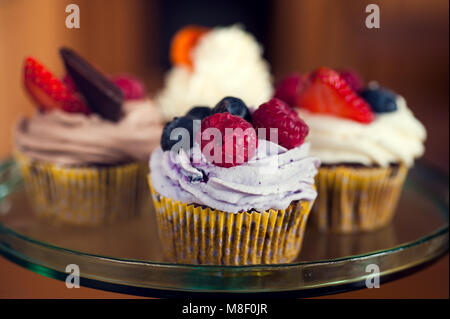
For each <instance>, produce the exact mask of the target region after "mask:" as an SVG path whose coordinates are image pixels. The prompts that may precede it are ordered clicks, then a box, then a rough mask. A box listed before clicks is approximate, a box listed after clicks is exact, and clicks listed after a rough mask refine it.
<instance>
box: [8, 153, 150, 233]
mask: <svg viewBox="0 0 450 319" xmlns="http://www.w3.org/2000/svg"><path fill="white" fill-rule="evenodd" d="M15 157H16V161H17V162H18V164H19V167H20V169H21V172H22V176H23V179H24V181H25V189H26V192H27V195H28V198H29V199H30V202H31V204H32V206H33V209H34V211H35V212H36V214H37V215H38V216H40V217H47V218H52V219H53V220H54V221H55V222H57V223H65V224H73V225H86V226H98V225H102V224H108V223H111V222H113V221H116V220H119V219H124V218H129V217H132V216H134V215H136V214H138V213H139V211H140V210H141V208H142V206H143V205H144V202H145V200H146V198H148V188H147V185H146V184H147V183H146V175H147V174H148V168H147V165H146V164H145V163H131V164H125V165H116V166H106V167H67V166H61V165H56V164H52V163H47V162H43V161H36V160H32V159H30V158H28V157H27V156H25V155H23V154H21V153H16V154H15Z"/></svg>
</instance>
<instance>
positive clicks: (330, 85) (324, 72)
mask: <svg viewBox="0 0 450 319" xmlns="http://www.w3.org/2000/svg"><path fill="white" fill-rule="evenodd" d="M297 105H298V106H299V107H301V108H305V109H307V110H309V111H311V112H315V113H324V114H330V115H335V116H340V117H343V118H348V119H351V120H354V121H358V122H361V123H370V122H372V121H373V119H374V114H373V112H372V110H371V109H370V106H369V105H368V104H367V103H366V101H364V100H363V99H362V98H361V97H359V96H358V95H357V94H356V93H355V91H353V90H352V88H351V87H350V85H349V84H348V83H347V82H346V81H345V80H344V79H342V78H341V76H340V75H339V74H338V73H337V72H336V71H334V70H331V69H328V68H323V67H322V68H319V69H317V70H316V71H315V72H312V73H311V74H310V76H309V78H308V83H307V84H306V87H305V89H304V90H303V92H302V93H301V94H300V95H299V97H298V100H297Z"/></svg>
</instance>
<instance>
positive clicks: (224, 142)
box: [198, 113, 258, 167]
mask: <svg viewBox="0 0 450 319" xmlns="http://www.w3.org/2000/svg"><path fill="white" fill-rule="evenodd" d="M210 129H216V130H210ZM217 130H218V131H219V132H220V134H218V131H217ZM198 139H201V141H199V142H200V143H199V144H200V145H201V149H202V153H203V155H204V156H205V157H206V158H207V159H208V160H209V161H211V162H212V163H213V164H215V165H217V166H221V167H232V166H237V165H241V164H243V163H245V162H248V160H249V159H250V158H251V157H252V156H253V155H254V154H255V153H256V148H257V146H258V138H257V136H256V131H255V129H254V128H253V126H252V125H251V124H250V123H249V122H247V121H246V120H244V119H243V118H241V117H239V116H235V115H232V114H230V113H216V114H213V115H211V116H208V117H206V118H205V119H203V121H202V128H201V137H198ZM216 151H218V153H217V154H216Z"/></svg>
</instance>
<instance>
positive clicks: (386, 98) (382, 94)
mask: <svg viewBox="0 0 450 319" xmlns="http://www.w3.org/2000/svg"><path fill="white" fill-rule="evenodd" d="M361 97H362V98H363V99H364V100H366V101H367V103H369V104H370V107H371V108H372V110H373V111H374V112H375V113H387V112H394V111H396V110H397V95H396V94H395V93H394V92H392V91H390V90H387V89H385V88H380V87H378V86H376V87H371V86H369V87H368V88H366V89H364V90H363V91H362V92H361Z"/></svg>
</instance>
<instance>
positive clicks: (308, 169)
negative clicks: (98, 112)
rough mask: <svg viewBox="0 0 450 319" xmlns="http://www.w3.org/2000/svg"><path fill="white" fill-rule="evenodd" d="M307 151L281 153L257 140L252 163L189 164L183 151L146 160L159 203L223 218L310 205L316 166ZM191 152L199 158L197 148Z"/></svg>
mask: <svg viewBox="0 0 450 319" xmlns="http://www.w3.org/2000/svg"><path fill="white" fill-rule="evenodd" d="M308 151H309V145H308V144H307V143H306V144H303V145H302V146H300V147H296V148H293V149H291V150H287V149H285V148H283V147H281V146H279V145H277V144H274V143H271V142H269V141H266V140H259V143H258V148H257V153H256V156H255V157H254V158H253V159H252V160H250V161H249V162H247V163H244V164H242V165H239V166H234V167H230V168H223V167H219V166H215V165H213V164H211V163H209V162H208V161H207V160H206V159H205V158H204V157H203V156H201V159H200V160H198V161H194V160H193V158H194V156H191V157H190V156H188V155H187V154H186V153H185V152H184V151H183V150H180V152H179V153H178V154H174V153H171V152H170V151H166V152H163V151H162V149H161V148H158V149H156V150H155V151H154V152H153V154H152V156H151V159H150V174H151V181H152V185H153V187H154V189H155V190H156V191H157V192H158V193H159V194H161V195H163V196H165V197H169V198H171V199H174V200H179V201H181V202H183V203H195V204H199V205H205V206H209V207H211V208H214V209H218V210H221V211H225V212H230V213H238V212H240V211H249V210H251V209H255V210H257V211H264V210H267V209H270V208H273V209H285V208H287V207H288V206H289V205H290V203H291V202H292V201H295V200H308V201H312V200H314V199H315V198H316V196H317V192H316V190H315V188H314V176H315V175H316V173H317V167H318V166H319V164H320V163H319V160H318V159H317V158H314V157H309V156H308ZM195 152H200V151H199V147H198V145H197V144H196V145H195V146H194V153H195Z"/></svg>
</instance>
